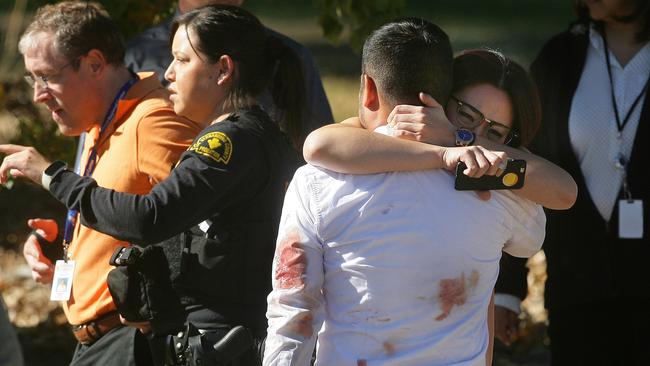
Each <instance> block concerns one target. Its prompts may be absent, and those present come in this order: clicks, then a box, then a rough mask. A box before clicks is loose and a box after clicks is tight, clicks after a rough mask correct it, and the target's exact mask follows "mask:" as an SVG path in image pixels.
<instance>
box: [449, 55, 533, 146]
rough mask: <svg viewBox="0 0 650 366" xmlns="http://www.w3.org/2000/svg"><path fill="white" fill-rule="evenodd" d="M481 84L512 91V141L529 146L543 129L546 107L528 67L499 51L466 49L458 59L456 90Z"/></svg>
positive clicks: (455, 76) (512, 142) (455, 73)
mask: <svg viewBox="0 0 650 366" xmlns="http://www.w3.org/2000/svg"><path fill="white" fill-rule="evenodd" d="M478 84H490V85H492V86H494V87H496V88H498V89H501V90H503V91H504V92H505V93H506V94H508V97H509V98H510V102H511V103H512V110H513V113H514V116H513V123H512V131H514V132H516V134H517V137H515V138H513V140H512V141H511V142H510V143H509V145H511V146H514V147H519V146H523V147H526V146H528V144H530V142H531V141H532V139H533V137H535V134H536V133H537V130H538V129H539V125H540V122H541V118H542V109H541V104H540V100H539V94H538V93H537V87H536V86H535V83H534V82H533V80H532V79H531V77H530V76H529V75H528V73H527V72H526V70H524V69H523V68H522V67H521V66H520V65H519V64H517V63H516V62H514V61H512V60H511V59H509V58H507V57H506V56H504V55H503V54H502V53H501V52H498V51H494V50H490V49H474V50H467V51H464V52H462V53H461V54H460V55H459V56H457V57H456V58H455V59H454V83H453V87H452V92H458V91H460V90H462V89H464V88H467V87H470V86H474V85H478Z"/></svg>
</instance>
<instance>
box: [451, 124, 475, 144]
mask: <svg viewBox="0 0 650 366" xmlns="http://www.w3.org/2000/svg"><path fill="white" fill-rule="evenodd" d="M454 137H455V140H456V146H459V147H460V146H462V147H465V146H472V145H473V144H474V141H475V140H476V136H475V135H474V132H472V131H470V130H468V129H466V128H458V129H456V131H455V132H454Z"/></svg>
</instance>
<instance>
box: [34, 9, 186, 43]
mask: <svg viewBox="0 0 650 366" xmlns="http://www.w3.org/2000/svg"><path fill="white" fill-rule="evenodd" d="M96 2H98V3H100V4H102V5H103V6H104V8H106V10H107V11H108V13H109V14H110V15H111V18H112V19H113V20H114V21H115V23H117V26H118V27H119V28H120V30H121V31H122V34H123V35H124V38H125V39H129V38H131V37H133V36H134V35H136V34H138V33H140V32H142V31H143V30H145V29H147V28H149V27H151V26H152V25H153V24H157V23H160V22H161V21H162V20H165V19H167V18H168V17H170V16H172V15H173V14H174V11H175V10H176V3H177V1H176V0H120V1H116V0H99V1H96ZM51 3H52V0H32V1H30V8H32V7H33V8H37V7H40V6H43V5H45V4H51Z"/></svg>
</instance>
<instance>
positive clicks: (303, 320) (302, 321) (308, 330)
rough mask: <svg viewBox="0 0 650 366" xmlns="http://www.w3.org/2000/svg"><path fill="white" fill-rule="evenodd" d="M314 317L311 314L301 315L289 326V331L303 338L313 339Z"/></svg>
mask: <svg viewBox="0 0 650 366" xmlns="http://www.w3.org/2000/svg"><path fill="white" fill-rule="evenodd" d="M313 322H314V316H313V315H312V314H311V312H306V313H300V314H299V315H298V316H296V317H295V318H294V319H293V320H292V321H291V323H289V325H288V330H289V331H290V332H292V333H294V334H299V335H301V336H303V337H311V336H312V335H313V334H314V326H313V325H312V323H313Z"/></svg>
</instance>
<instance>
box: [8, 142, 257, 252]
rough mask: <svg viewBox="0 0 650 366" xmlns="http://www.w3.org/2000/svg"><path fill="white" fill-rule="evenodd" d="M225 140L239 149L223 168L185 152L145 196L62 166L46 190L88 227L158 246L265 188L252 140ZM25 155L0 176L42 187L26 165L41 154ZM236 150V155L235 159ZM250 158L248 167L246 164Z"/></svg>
mask: <svg viewBox="0 0 650 366" xmlns="http://www.w3.org/2000/svg"><path fill="white" fill-rule="evenodd" d="M229 136H230V140H229V141H232V144H233V145H237V150H233V151H235V152H234V153H233V155H232V157H231V158H230V160H229V161H228V162H227V163H224V162H223V161H221V162H219V161H216V160H214V159H212V158H210V157H208V156H204V155H201V154H199V153H197V152H195V151H188V152H186V153H184V154H183V157H182V158H181V161H180V162H179V164H178V166H177V167H176V168H175V169H174V170H173V171H172V174H171V175H170V176H169V177H168V178H167V179H165V180H164V181H162V182H161V183H159V184H157V185H156V186H154V188H153V189H152V190H151V192H150V193H149V194H146V195H136V194H129V193H124V192H116V191H114V190H111V189H107V188H102V187H99V186H97V183H96V182H95V180H94V179H92V178H90V177H81V176H79V175H77V174H75V173H74V172H72V171H70V170H67V169H65V168H64V167H60V168H59V169H58V170H56V171H55V172H52V181H51V183H50V185H49V190H50V193H52V195H54V197H55V198H57V199H58V200H59V201H61V202H62V203H63V204H64V205H65V206H66V207H68V208H69V209H74V210H78V211H79V214H80V219H81V222H82V224H84V225H86V226H89V227H91V228H93V229H95V230H97V231H100V232H102V233H105V234H108V235H111V236H113V237H115V238H117V239H119V240H124V241H130V242H134V243H138V244H147V243H149V244H150V243H156V242H159V241H161V240H163V239H166V238H168V237H171V236H173V235H175V234H177V233H179V232H182V231H183V230H185V229H187V228H189V227H191V226H193V225H196V224H198V223H199V222H201V221H202V220H205V219H207V218H209V217H210V216H211V215H212V214H214V213H215V212H216V211H217V210H218V209H223V208H226V207H228V206H229V205H230V203H231V202H232V201H233V200H236V199H237V197H240V196H241V195H246V194H252V193H251V192H254V190H256V189H257V188H258V187H259V184H262V183H263V182H259V179H257V180H256V179H254V177H256V176H257V177H258V176H259V174H260V172H261V171H263V167H260V166H258V165H257V164H256V162H257V161H259V160H261V159H255V158H252V159H251V156H253V157H262V156H264V155H263V153H262V152H261V150H260V149H261V148H260V147H259V145H258V144H257V143H254V142H253V141H255V140H248V139H252V137H249V136H247V138H248V139H246V138H245V137H242V136H234V135H229ZM231 148H232V147H231ZM24 149H26V148H24ZM24 151H26V152H23V153H22V155H20V156H18V157H14V158H11V159H9V162H8V164H6V166H5V167H3V168H0V176H1V175H2V171H4V170H6V169H9V168H11V169H18V170H20V171H22V172H29V173H28V174H23V175H25V176H27V177H29V178H31V179H32V180H35V181H37V182H40V176H41V173H42V172H43V170H44V168H42V164H40V163H39V164H30V163H29V161H36V160H37V159H36V158H34V157H33V156H35V155H36V156H40V154H38V153H37V152H36V151H35V150H34V149H27V150H24ZM237 151H240V153H239V154H236V152H237ZM27 152H29V154H27ZM221 152H222V151H217V152H215V153H221ZM208 155H209V154H208ZM244 155H245V156H244ZM11 156H15V155H11ZM29 157H32V158H29ZM8 158H9V157H8ZM248 159H250V161H252V163H250V162H249V163H244V160H248ZM41 160H43V159H42V157H41V158H40V159H38V161H41ZM5 162H7V159H5ZM34 166H39V167H41V168H38V169H36V168H34ZM46 166H47V165H46ZM256 182H257V183H256Z"/></svg>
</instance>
